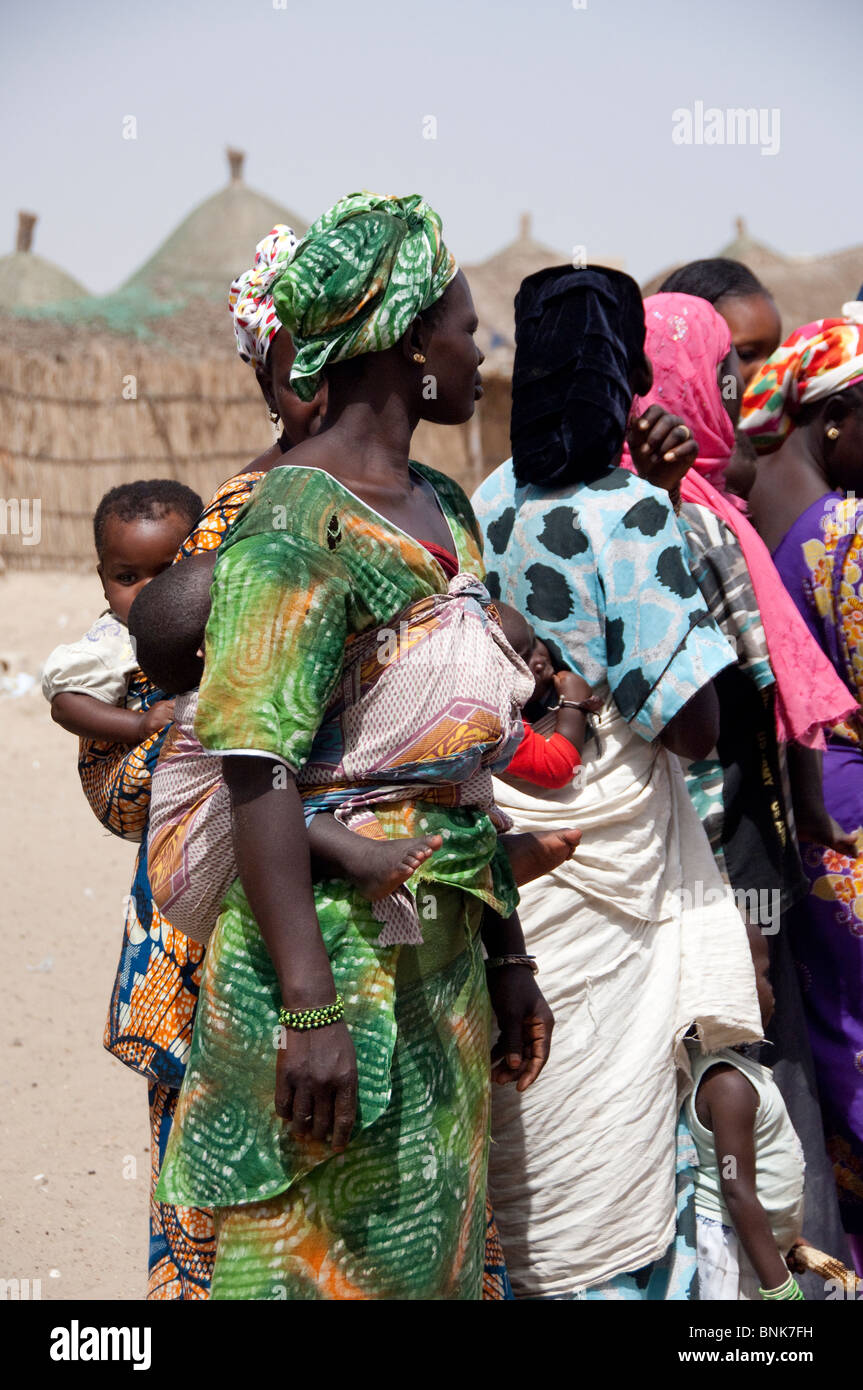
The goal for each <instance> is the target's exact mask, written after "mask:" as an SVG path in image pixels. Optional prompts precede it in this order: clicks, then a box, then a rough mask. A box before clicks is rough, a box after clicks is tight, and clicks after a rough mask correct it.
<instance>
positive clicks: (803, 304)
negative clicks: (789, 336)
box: [644, 217, 863, 333]
mask: <svg viewBox="0 0 863 1390" xmlns="http://www.w3.org/2000/svg"><path fill="white" fill-rule="evenodd" d="M715 254H716V255H717V256H728V257H730V259H732V260H735V261H742V262H743V263H744V265H747V266H748V267H749V269H750V270H751V271H752V272H753V273H754V274H755V275H757V276H758V278H759V280H761V282H762V284H764V285H765V286H766V288H767V289H768V290H770V292H771V294H772V295H773V297H774V299H775V300H776V306H777V308H778V309H779V313H780V315H781V318H782V331H783V333H790V332H791V331H792V329H794V328H798V327H799V326H800V324H802V323H811V321H812V320H813V319H821V318H835V317H836V316H837V315H839V314H841V312H842V305H843V304H844V303H845V302H846V300H849V299H854V298H855V296H856V294H857V291H858V289H859V288H860V285H861V283H863V246H851V247H849V248H848V249H847V250H844V251H834V252H832V253H831V254H830V255H827V256H787V255H784V254H783V253H782V252H781V251H776V250H774V249H773V247H771V246H767V245H765V243H764V242H761V241H757V240H756V239H755V238H754V237H752V236H750V234H749V230H748V228H747V226H746V223H745V221H744V219H743V218H742V217H738V218H737V219H736V222H735V235H734V238H733V239H732V240H731V241H730V242H729V243H728V245H727V246H723V248H722V250H721V251H717V252H716V253H715ZM677 268H678V267H677V266H669V267H668V268H667V269H666V270H663V271H662V272H661V274H659V275H654V276H653V277H652V278H651V279H650V280H648V281H647V283H646V284H645V286H644V294H645V296H647V295H649V294H656V292H657V290H658V289H659V286H660V285H661V284H662V282H663V280H664V279H665V277H666V275H670V274H671V271H672V270H676V269H677Z"/></svg>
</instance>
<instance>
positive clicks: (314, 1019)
mask: <svg viewBox="0 0 863 1390" xmlns="http://www.w3.org/2000/svg"><path fill="white" fill-rule="evenodd" d="M344 1012H345V1001H344V999H343V998H342V996H341V995H340V994H337V995H336V998H335V1002H334V1003H333V1004H324V1005H323V1007H322V1008H319V1009H286V1008H284V1007H283V1008H281V1009H279V1023H281V1025H282V1027H283V1028H296V1029H303V1028H326V1027H327V1025H328V1024H330V1023H338V1021H339V1019H340V1018H341V1017H342V1015H343V1014H344Z"/></svg>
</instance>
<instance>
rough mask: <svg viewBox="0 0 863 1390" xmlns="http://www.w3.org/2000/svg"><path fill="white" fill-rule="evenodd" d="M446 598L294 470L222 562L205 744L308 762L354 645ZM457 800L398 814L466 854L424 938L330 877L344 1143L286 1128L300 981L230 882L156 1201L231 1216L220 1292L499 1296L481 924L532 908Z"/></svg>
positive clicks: (451, 513)
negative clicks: (285, 1051)
mask: <svg viewBox="0 0 863 1390" xmlns="http://www.w3.org/2000/svg"><path fill="white" fill-rule="evenodd" d="M414 467H415V468H416V471H417V472H418V473H419V474H420V476H421V477H422V478H423V479H424V480H425V482H426V483H427V484H431V485H432V486H433V487H434V488H435V490H436V492H437V495H438V500H439V502H440V504H441V507H442V509H443V512H444V516H445V518H446V520H447V522H448V524H449V527H450V530H451V532H452V537H453V550H454V551H455V552H456V554H457V556H458V559H459V563H460V566H461V569H462V571H466V572H470V573H473V574H475V575H477V576H480V577H481V576H482V573H483V570H482V560H481V544H480V542H479V539H478V533H477V529H476V522H475V520H474V517H473V513H472V511H471V509H470V505H469V503H468V502H467V499H466V498H465V496H464V494H463V493H462V492H461V489H459V488H458V487H457V486H456V485H455V484H454V483H452V482H451V481H450V480H449V479H447V478H445V477H444V476H443V475H441V474H438V473H434V472H433V471H432V470H430V469H423V468H420V467H419V466H417V465H414ZM445 589H446V576H445V575H444V573H443V571H442V570H441V568H440V566H439V565H438V563H437V561H436V560H435V559H434V558H433V557H432V555H431V554H430V553H429V551H427V550H426V549H425V548H424V547H423V546H422V545H421V544H420V543H419V542H417V541H415V540H413V539H412V538H411V537H410V536H408V535H407V534H406V533H404V532H402V531H400V530H398V529H397V528H395V527H394V526H392V525H391V524H390V523H389V522H387V521H386V520H385V519H384V518H382V517H381V516H380V515H379V514H378V513H376V512H374V511H373V510H372V509H371V508H369V507H367V506H366V505H365V504H364V503H363V502H361V501H360V500H359V499H358V498H356V497H354V496H353V494H351V493H350V492H349V491H348V490H347V489H345V488H344V487H343V486H342V485H341V484H340V483H338V482H337V481H336V480H335V479H333V478H332V477H330V476H329V475H328V474H326V473H323V472H320V471H317V470H308V469H300V468H284V467H283V468H278V469H275V470H274V471H273V472H272V473H270V474H269V475H268V476H267V478H266V479H265V480H264V481H263V482H262V483H261V484H260V486H259V488H258V489H257V490H256V493H255V495H254V498H253V499H252V501H251V503H250V504H249V506H248V508H247V509H246V510H245V511H244V512H243V513H242V514H241V515H240V517H239V518H238V520H237V523H236V524H235V526H234V527H233V529H232V531H231V532H230V534H229V536H228V537H227V538H226V540H225V542H224V544H223V547H222V553H221V556H220V559H219V562H218V564H217V567H216V572H215V577H214V582H213V589H212V597H213V604H212V613H211V617H210V622H209V624H208V627H207V636H206V653H207V658H206V672H205V676H204V681H203V684H202V686H201V692H200V699H199V710H198V720H197V723H196V732H197V734H198V736H199V738H200V739H201V742H202V743H203V744H204V746H205V747H207V748H209V749H211V750H213V751H220V752H223V753H230V752H239V751H245V752H250V753H258V754H260V755H261V756H265V757H268V758H270V757H271V758H272V759H273V761H274V763H276V762H281V763H284V764H286V765H287V766H288V767H289V768H291V769H292V770H293V771H297V770H299V769H300V768H301V767H302V766H303V765H304V763H305V762H306V761H307V760H308V758H309V755H310V753H311V751H312V746H313V743H314V741H315V736H316V734H318V732H319V729H320V726H321V724H322V721H323V718H324V713H325V710H326V708H327V705H328V704H329V702H330V700H331V699H332V697H333V694H334V692H335V691H336V689H337V687H338V685H339V679H340V676H341V673H342V667H343V661H344V653H345V646H346V644H347V643H349V642H350V641H351V639H352V638H353V637H354V636H355V635H356V634H358V633H361V632H363V631H367V630H369V629H370V628H373V627H380V626H382V625H384V624H386V623H388V622H389V621H391V620H392V619H393V618H394V617H395V616H396V615H398V614H399V613H401V612H402V610H403V609H404V608H405V607H406V606H408V605H410V604H412V603H414V602H416V601H417V600H419V599H421V598H425V597H427V596H428V595H430V594H434V593H440V592H441V591H442V590H445ZM462 733H464V731H462ZM447 791H448V789H447V787H446V786H444V785H442V786H441V789H440V793H441V794H440V796H439V797H438V796H435V797H434V798H432V799H431V800H430V801H427V802H421V801H411V800H409V799H406V800H405V801H403V802H391V803H388V804H387V805H385V806H382V807H381V808H380V809H379V810H378V812H377V819H378V821H379V823H380V825H381V827H382V828H383V831H384V833H385V834H386V835H388V836H394V835H411V834H417V833H421V832H422V831H423V830H425V829H432V830H438V831H440V832H441V833H442V834H443V835H444V839H445V845H444V850H445V853H444V852H439V854H438V855H436V856H434V857H433V859H432V860H430V861H429V862H428V863H427V864H426V865H424V866H423V869H422V870H421V871H420V873H421V875H422V881H418V882H416V883H414V884H412V886H413V887H414V888H415V890H416V899H417V907H418V912H419V917H420V919H421V923H422V934H423V939H424V944H423V945H420V946H408V945H395V946H388V947H386V946H381V945H380V944H379V942H378V937H379V935H380V931H381V923H380V921H378V920H377V919H375V918H374V917H373V915H372V911H371V905H370V904H369V903H368V902H367V901H366V900H365V899H363V898H361V897H359V895H358V894H357V893H355V892H354V891H353V889H352V888H351V887H350V886H349V885H348V884H347V883H344V882H336V881H333V880H331V881H329V882H326V883H322V884H317V885H316V887H315V901H316V907H317V913H318V920H319V923H320V927H321V932H322V935H323V938H324V942H325V944H326V947H327V951H328V954H329V958H330V962H331V965H332V969H333V975H334V978H335V982H336V988H337V989H338V990H339V991H340V992H341V993H342V994H343V996H344V998H345V1001H346V1013H345V1019H346V1022H347V1024H348V1027H349V1028H350V1031H351V1036H352V1039H353V1042H354V1046H355V1048H356V1052H357V1064H358V1076H359V1104H358V1120H357V1125H356V1127H355V1129H354V1133H353V1135H352V1138H351V1141H350V1143H349V1145H348V1148H347V1150H346V1152H345V1153H343V1154H339V1155H333V1154H332V1152H331V1150H330V1148H329V1146H328V1145H327V1144H322V1143H318V1142H316V1141H314V1140H312V1139H300V1138H297V1137H295V1136H294V1135H292V1134H291V1132H290V1128H289V1126H288V1125H286V1124H284V1123H283V1122H282V1121H281V1120H280V1119H279V1118H278V1117H277V1116H276V1113H275V1108H274V1087H275V1068H276V1056H277V1052H276V1043H277V1041H278V1034H279V1030H278V1027H277V1026H276V1025H277V1012H278V1008H279V1004H280V997H279V988H278V983H277V980H276V975H275V971H274V970H273V967H272V963H271V961H270V958H269V954H268V952H267V949H266V947H265V945H264V942H263V939H262V937H261V935H260V932H259V930H258V927H257V925H256V923H255V921H254V918H253V916H252V914H251V911H250V909H249V906H248V903H247V901H246V898H245V894H244V892H243V889H242V886H241V884H240V882H239V880H236V881H235V882H234V884H233V886H232V887H231V889H230V890H229V893H228V895H227V897H226V899H225V902H224V905H223V911H222V914H221V917H220V919H219V923H218V925H217V927H216V930H215V933H214V935H213V937H212V939H211V941H210V945H209V947H208V951H207V957H206V961H205V967H204V976H203V980H202V984H201V997H200V1004H199V1008H198V1015H197V1019H196V1022H195V1031H194V1036H193V1040H192V1048H191V1056H190V1060H189V1065H188V1069H187V1073H186V1078H185V1081H184V1084H183V1088H182V1091H181V1093H180V1099H179V1102H178V1106H177V1113H176V1118H175V1121H174V1127H173V1131H172V1134H171V1138H170V1141H169V1144H168V1149H167V1154H166V1157H165V1161H164V1164H163V1168H162V1175H161V1178H160V1182H159V1188H158V1196H159V1199H160V1200H162V1201H165V1202H174V1203H195V1204H198V1205H203V1206H211V1207H213V1208H215V1214H216V1232H217V1251H216V1264H215V1271H214V1274H213V1283H212V1297H213V1298H217V1299H218V1298H222V1299H225V1298H227V1299H247V1298H253V1299H398V1298H416V1299H479V1298H481V1296H482V1275H483V1251H484V1241H485V1194H486V1168H487V1160H488V1126H489V1025H490V1013H489V1001H488V994H487V990H486V985H485V972H484V969H483V965H482V952H481V948H480V942H479V927H480V924H481V917H482V908H483V903H484V902H487V903H491V904H492V905H493V906H495V907H496V908H497V909H498V910H499V911H501V912H502V913H503V914H504V915H508V914H509V913H510V912H511V911H513V909H514V906H515V902H516V898H517V895H516V892H515V888H514V885H513V882H512V878H511V875H510V873H509V867H508V862H507V860H506V857H505V855H503V854H502V853H501V851H500V849H499V846H498V839H497V834H496V830H495V827H494V825H493V823H492V821H491V819H490V817H489V815H488V814H486V813H485V812H482V811H479V810H475V809H471V808H469V807H466V806H459V805H458V804H456V801H457V799H456V798H454V797H451V798H449V800H450V801H451V804H447V801H448V796H447ZM406 797H407V793H406ZM436 860H439V861H440V864H439V866H438V865H436Z"/></svg>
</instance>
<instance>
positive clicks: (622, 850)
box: [489, 687, 761, 1298]
mask: <svg viewBox="0 0 863 1390" xmlns="http://www.w3.org/2000/svg"><path fill="white" fill-rule="evenodd" d="M596 693H598V694H600V695H602V696H603V697H604V705H603V709H602V712H601V715H600V716H599V718H598V719H597V720H596V721H595V727H596V730H597V735H598V742H597V740H596V739H591V740H589V741H588V743H587V744H586V746H585V749H584V753H583V763H584V779H583V789H582V790H581V791H579V790H577V789H575V788H571V787H567V788H564V789H563V790H561V791H559V792H547V793H543V794H542V795H541V796H540V795H532V794H531V792H530V791H529V790H528V789H527V788H526V787H525V784H524V783H521V784H520V785H519V788H518V790H516V789H515V788H513V787H511V786H509V785H508V784H507V783H506V782H504V781H501V780H500V779H496V781H495V799H496V801H497V803H498V804H499V805H500V806H501V807H502V809H504V810H506V811H508V812H509V813H510V815H511V816H512V817H513V821H514V824H515V829H516V830H521V831H525V830H547V829H552V828H554V827H560V826H565V825H573V826H576V827H578V828H580V829H581V830H582V831H583V840H582V843H581V844H580V845H579V848H578V849H577V850H576V852H575V855H574V856H573V858H572V859H570V860H568V861H566V862H565V863H564V864H562V865H561V866H560V868H558V869H556V870H555V871H554V872H553V873H551V874H549V875H547V876H545V877H544V878H541V879H537V880H535V881H534V882H533V883H529V884H527V885H525V887H524V888H522V890H521V905H520V908H519V913H520V916H521V920H522V924H523V926H524V932H525V938H526V941H527V949H528V950H529V951H531V952H532V953H534V954H535V955H536V957H537V959H538V962H539V965H540V967H541V976H540V983H541V985H542V989H543V992H544V993H545V996H546V998H547V999H548V1002H549V1004H550V1005H551V1008H552V1010H553V1012H554V1015H555V1029H554V1036H553V1040H552V1049H551V1057H550V1060H549V1062H548V1064H547V1066H546V1068H545V1071H544V1072H543V1074H542V1076H541V1077H540V1078H539V1080H538V1081H537V1082H536V1083H535V1084H534V1085H533V1086H531V1087H530V1088H529V1089H528V1090H527V1091H525V1092H523V1093H522V1094H521V1095H519V1094H518V1093H517V1092H516V1090H515V1087H514V1086H506V1087H502V1086H494V1087H493V1088H492V1089H493V1102H492V1103H493V1124H492V1138H493V1143H492V1148H491V1167H490V1174H489V1185H490V1195H491V1198H492V1202H493V1205H494V1210H495V1217H496V1219H497V1222H498V1226H499V1228H500V1233H501V1240H502V1243H503V1248H504V1252H505V1256H506V1262H507V1268H508V1270H509V1275H510V1278H511V1280H512V1283H513V1288H514V1291H515V1294H516V1297H532V1298H536V1297H550V1296H560V1295H569V1294H572V1293H574V1292H579V1291H581V1290H583V1289H585V1288H588V1287H590V1286H592V1285H594V1284H599V1283H602V1282H603V1281H605V1280H607V1279H610V1278H613V1277H614V1276H615V1275H617V1274H622V1273H625V1272H628V1271H631V1270H635V1269H639V1268H640V1267H641V1266H642V1265H645V1264H647V1263H648V1262H649V1261H651V1260H653V1259H656V1258H657V1257H659V1256H660V1255H662V1254H663V1252H664V1251H665V1249H666V1247H667V1246H668V1244H669V1242H670V1241H671V1239H672V1236H673V1234H674V1227H675V1129H676V1122H677V1115H678V1110H679V1105H680V1102H681V1100H682V1098H683V1096H684V1095H685V1093H686V1091H687V1090H688V1087H689V1084H690V1083H689V1066H688V1061H687V1057H686V1049H685V1047H684V1046H683V1037H684V1034H685V1033H686V1032H687V1030H688V1029H689V1026H690V1024H692V1023H693V1022H694V1023H695V1024H696V1027H697V1030H698V1034H699V1037H700V1038H701V1040H702V1043H703V1045H704V1047H705V1050H711V1051H712V1050H715V1049H716V1048H718V1047H722V1046H724V1045H730V1044H732V1043H737V1042H744V1041H750V1040H754V1039H756V1038H759V1037H760V1036H761V1021H760V1017H759V1010H758V1001H757V998H756V992H755V979H754V973H753V968H752V963H751V957H750V953H749V946H748V942H747V938H746V932H745V929H744V926H743V923H742V921H741V919H740V917H739V915H738V913H737V912H736V910H735V909H734V907H733V906H732V905H730V904H729V902H728V899H727V896H726V895H724V894H723V893H722V891H721V889H722V884H721V880H720V878H719V874H718V871H717V869H716V865H715V862H714V859H713V855H712V854H711V851H710V846H709V844H708V842H707V838H706V836H705V833H704V830H703V828H702V826H701V823H700V821H699V820H698V817H697V815H696V813H695V810H694V808H693V806H692V803H691V801H690V799H689V795H688V793H687V791H686V786H685V783H684V780H683V773H682V771H681V768H680V764H679V762H678V760H677V758H676V757H674V756H673V755H671V754H669V753H668V752H667V751H666V750H665V749H664V748H663V747H662V745H661V744H660V743H659V742H654V743H647V742H645V741H644V740H643V739H642V738H641V737H640V735H638V734H636V733H634V732H633V731H632V730H631V729H630V728H629V726H628V725H627V724H626V722H625V721H624V720H623V718H622V717H621V716H620V714H619V712H618V711H617V709H616V706H615V705H614V704H613V703H612V701H611V700H610V698H609V695H608V689H607V687H605V688H603V689H600V690H598V691H597V692H596ZM698 880H701V881H702V884H703V889H704V891H703V893H701V894H699V892H698V890H697V889H696V888H695V884H696V883H697V881H698ZM685 885H688V886H689V889H690V890H691V891H692V897H693V899H694V902H695V906H690V905H689V904H688V901H687V897H686V894H685V893H683V892H681V889H682V888H683V887H684V886H685ZM711 888H716V889H719V891H718V892H717V893H715V894H711V893H709V892H708V891H707V890H708V889H711ZM705 898H706V900H707V903H708V904H709V905H707V906H700V907H699V906H698V904H699V902H703V900H704V899H705ZM714 898H715V899H716V901H714V900H713V899H714Z"/></svg>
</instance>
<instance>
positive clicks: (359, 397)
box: [291, 373, 419, 497]
mask: <svg viewBox="0 0 863 1390" xmlns="http://www.w3.org/2000/svg"><path fill="white" fill-rule="evenodd" d="M418 423H419V415H418V414H414V413H413V412H412V411H411V410H410V409H409V408H408V407H407V405H406V403H405V400H404V395H403V393H401V392H399V391H397V390H394V389H393V386H392V384H391V383H390V382H389V381H387V380H386V378H384V379H383V380H380V379H376V378H375V376H373V375H372V374H371V373H368V374H367V375H366V377H365V378H362V377H360V378H358V379H357V380H353V379H350V380H347V381H341V380H339V378H338V375H337V374H336V373H334V374H333V378H332V379H331V381H330V387H329V399H328V404H327V413H326V416H325V418H324V422H323V425H322V426H321V429H320V431H319V433H318V434H316V435H315V437H314V438H313V439H310V440H307V441H305V442H304V443H303V444H301V445H300V446H298V448H297V450H295V451H294V457H293V458H292V460H291V462H292V463H293V462H296V463H304V464H306V465H308V466H311V467H321V468H325V469H326V471H327V472H329V473H332V474H333V476H334V477H336V478H338V479H339V480H340V481H341V482H344V483H345V484H346V485H348V486H350V487H351V488H352V489H353V490H355V491H358V492H359V493H360V494H361V495H363V494H372V495H374V494H377V493H386V495H387V496H389V497H393V496H394V495H398V494H400V493H401V494H406V493H407V492H409V491H410V489H411V486H412V483H411V477H410V471H409V464H410V445H411V437H412V435H413V432H414V430H415V429H416V427H417V425H418Z"/></svg>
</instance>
